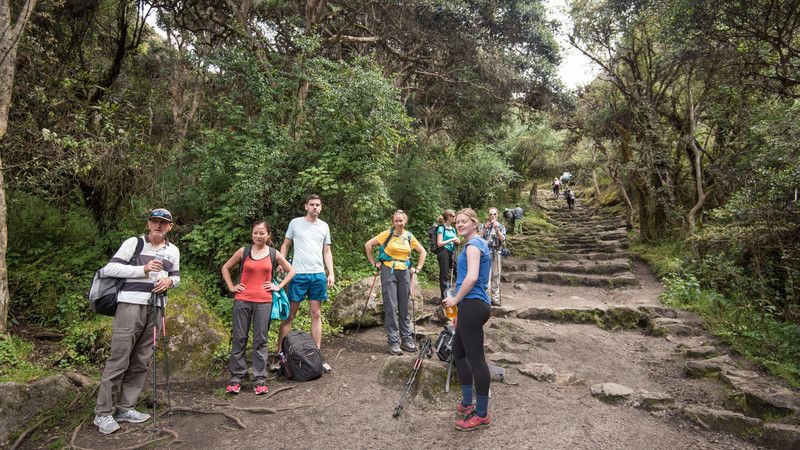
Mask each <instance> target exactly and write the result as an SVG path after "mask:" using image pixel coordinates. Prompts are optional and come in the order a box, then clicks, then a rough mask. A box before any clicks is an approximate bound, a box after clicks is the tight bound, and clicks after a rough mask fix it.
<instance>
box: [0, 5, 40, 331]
mask: <svg viewBox="0 0 800 450" xmlns="http://www.w3.org/2000/svg"><path fill="white" fill-rule="evenodd" d="M35 6H36V0H25V4H24V5H22V9H21V10H20V12H19V16H18V17H17V20H16V22H15V23H12V21H11V0H0V30H2V33H3V34H2V35H0V58H2V59H0V140H1V139H3V137H4V136H5V135H6V131H8V111H9V110H10V109H11V93H12V91H13V89H14V74H15V71H16V68H17V45H19V41H20V38H21V37H22V31H23V30H24V29H25V25H26V24H27V23H28V19H30V17H31V13H32V12H33V8H34V7H35ZM7 211H8V208H7V205H6V186H5V180H4V173H3V160H2V159H0V336H2V335H5V334H7V333H8V304H9V301H10V297H11V296H10V295H9V292H8V263H7V262H6V254H7V252H8V222H7Z"/></svg>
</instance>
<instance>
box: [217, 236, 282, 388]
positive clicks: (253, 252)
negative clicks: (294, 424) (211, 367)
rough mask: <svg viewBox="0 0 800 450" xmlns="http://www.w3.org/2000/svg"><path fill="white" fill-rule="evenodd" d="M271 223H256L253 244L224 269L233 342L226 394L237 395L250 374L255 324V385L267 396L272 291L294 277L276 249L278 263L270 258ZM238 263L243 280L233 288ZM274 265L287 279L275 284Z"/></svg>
mask: <svg viewBox="0 0 800 450" xmlns="http://www.w3.org/2000/svg"><path fill="white" fill-rule="evenodd" d="M270 235H271V232H270V229H269V224H267V222H266V221H263V220H262V221H258V222H256V223H254V224H253V229H252V239H253V245H252V246H248V247H242V248H240V249H239V250H236V253H234V254H233V256H231V258H230V259H229V260H228V261H227V262H226V263H225V264H224V265H223V266H222V278H223V279H224V280H225V284H226V285H227V286H228V290H229V291H231V292H232V293H233V294H234V295H233V299H234V302H233V339H232V343H231V360H230V363H229V364H228V370H229V371H230V373H231V378H230V380H229V381H228V386H227V388H226V391H227V392H228V393H229V394H238V393H239V391H240V390H241V384H242V379H243V378H244V376H245V374H246V373H247V358H246V357H245V351H246V349H247V338H248V335H249V334H250V324H251V323H252V324H253V383H254V385H255V387H254V390H255V393H256V395H262V394H266V393H267V392H268V391H269V389H268V388H267V384H266V380H267V335H268V334H269V319H270V315H271V313H272V292H273V291H278V290H280V289H282V288H283V287H284V286H286V285H287V284H288V283H289V281H290V280H291V279H292V277H293V276H294V268H293V267H292V265H291V264H289V262H288V261H287V260H286V258H284V257H283V255H282V254H281V252H279V251H275V250H274V249H273V251H272V253H274V255H275V261H273V260H272V258H271V257H270V253H271V251H270V250H271V247H272V240H271V239H270ZM237 264H240V267H241V278H240V279H239V283H238V284H236V285H234V284H233V281H232V279H231V269H233V268H234V267H235V266H236V265H237ZM274 264H278V265H279V266H280V267H281V268H283V271H284V272H286V277H285V278H284V279H283V280H281V282H280V283H278V284H275V283H273V282H272V281H273V280H272V274H273V272H274V271H275V270H274V269H275V267H273V265H274Z"/></svg>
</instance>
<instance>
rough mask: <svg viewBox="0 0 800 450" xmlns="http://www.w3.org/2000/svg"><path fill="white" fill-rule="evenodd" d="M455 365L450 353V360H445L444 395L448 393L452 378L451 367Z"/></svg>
mask: <svg viewBox="0 0 800 450" xmlns="http://www.w3.org/2000/svg"><path fill="white" fill-rule="evenodd" d="M454 365H455V359H454V358H453V352H452V351H451V352H450V358H448V359H447V381H446V382H445V384H444V392H445V394H449V393H450V378H451V377H452V376H453V366H454Z"/></svg>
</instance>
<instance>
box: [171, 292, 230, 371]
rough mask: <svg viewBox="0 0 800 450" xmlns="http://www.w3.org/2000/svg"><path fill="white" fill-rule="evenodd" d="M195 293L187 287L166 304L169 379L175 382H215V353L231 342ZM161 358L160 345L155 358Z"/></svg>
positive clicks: (223, 327)
mask: <svg viewBox="0 0 800 450" xmlns="http://www.w3.org/2000/svg"><path fill="white" fill-rule="evenodd" d="M197 289H198V288H195V287H193V286H186V287H184V288H183V289H181V290H180V291H178V292H177V293H176V294H174V295H170V297H169V300H168V303H167V333H168V335H169V347H168V348H169V367H170V376H171V377H172V378H173V379H176V380H196V379H198V378H201V379H203V378H205V379H209V378H216V377H217V375H218V374H217V373H215V372H216V369H215V368H214V364H213V362H214V358H215V353H218V352H220V351H224V349H225V348H228V346H229V343H230V339H231V333H230V330H229V329H228V328H227V327H225V326H224V325H223V324H222V321H221V320H220V319H219V318H218V317H217V316H215V315H214V314H213V313H212V312H211V310H210V308H209V307H208V306H207V305H206V304H205V303H204V302H203V301H202V300H201V297H200V292H198V290H197ZM163 356H164V355H163V352H162V351H161V344H159V349H158V357H159V359H160V358H162V357H163ZM159 364H163V363H162V362H161V361H159Z"/></svg>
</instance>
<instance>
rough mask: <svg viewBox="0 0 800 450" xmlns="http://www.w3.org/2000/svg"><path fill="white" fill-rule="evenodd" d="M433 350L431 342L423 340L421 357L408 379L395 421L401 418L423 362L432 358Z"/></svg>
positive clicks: (393, 415) (420, 348)
mask: <svg viewBox="0 0 800 450" xmlns="http://www.w3.org/2000/svg"><path fill="white" fill-rule="evenodd" d="M430 350H431V341H430V340H428V339H425V340H423V341H422V342H421V343H420V346H419V355H418V356H417V360H416V361H414V368H413V369H411V376H409V377H408V381H406V388H405V390H403V395H401V396H400V401H398V402H397V406H395V407H394V413H393V414H392V417H394V418H395V419H396V418H398V417H400V411H402V410H403V405H404V404H405V402H406V398H408V394H410V393H411V388H412V387H413V386H414V380H415V379H416V378H417V373H418V372H419V369H420V367H422V361H423V360H424V359H425V358H427V357H429V356H430Z"/></svg>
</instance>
